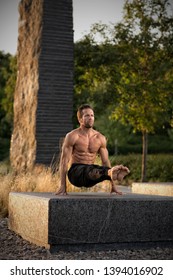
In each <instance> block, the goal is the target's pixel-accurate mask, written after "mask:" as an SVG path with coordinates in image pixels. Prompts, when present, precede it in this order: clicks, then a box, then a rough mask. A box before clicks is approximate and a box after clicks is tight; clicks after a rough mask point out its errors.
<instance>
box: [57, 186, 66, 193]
mask: <svg viewBox="0 0 173 280" xmlns="http://www.w3.org/2000/svg"><path fill="white" fill-rule="evenodd" d="M55 195H67V192H66V189H65V188H64V187H60V188H59V189H57V191H56V192H55Z"/></svg>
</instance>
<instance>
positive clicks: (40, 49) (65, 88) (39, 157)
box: [10, 0, 73, 171]
mask: <svg viewBox="0 0 173 280" xmlns="http://www.w3.org/2000/svg"><path fill="white" fill-rule="evenodd" d="M19 14H20V18H19V35H18V53H17V57H18V76H17V82H16V89H15V95H14V129H13V134H12V139H11V149H10V158H11V165H12V166H13V168H14V169H15V170H16V171H21V170H23V169H25V170H29V169H32V168H33V167H34V165H35V164H45V165H51V163H52V162H53V159H54V158H56V157H57V155H58V154H59V147H60V146H59V142H60V140H61V139H62V138H63V137H64V136H65V134H66V133H67V132H68V131H70V130H71V129H72V109H73V20H72V0H22V1H21V2H20V4H19Z"/></svg>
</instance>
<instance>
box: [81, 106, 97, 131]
mask: <svg viewBox="0 0 173 280" xmlns="http://www.w3.org/2000/svg"><path fill="white" fill-rule="evenodd" d="M82 112H83V115H82V118H81V119H80V124H81V125H83V126H84V127H85V128H92V127H93V125H94V112H93V110H92V109H89V108H87V109H83V111H82Z"/></svg>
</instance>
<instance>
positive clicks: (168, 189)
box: [132, 182, 173, 197]
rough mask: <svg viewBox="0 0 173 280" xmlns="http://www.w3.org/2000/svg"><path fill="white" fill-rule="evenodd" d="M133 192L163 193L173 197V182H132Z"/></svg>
mask: <svg viewBox="0 0 173 280" xmlns="http://www.w3.org/2000/svg"><path fill="white" fill-rule="evenodd" d="M132 192H133V193H139V194H149V195H163V196H172V197H173V183H172V182H167V183H157V182H154V183H151V182H149V183H141V182H139V183H138V182H135V183H132Z"/></svg>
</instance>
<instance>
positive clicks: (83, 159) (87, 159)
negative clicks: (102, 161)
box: [71, 152, 96, 164]
mask: <svg viewBox="0 0 173 280" xmlns="http://www.w3.org/2000/svg"><path fill="white" fill-rule="evenodd" d="M95 159H96V154H95V153H89V152H82V153H80V152H75V153H73V154H72V160H71V163H81V164H94V162H95Z"/></svg>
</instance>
